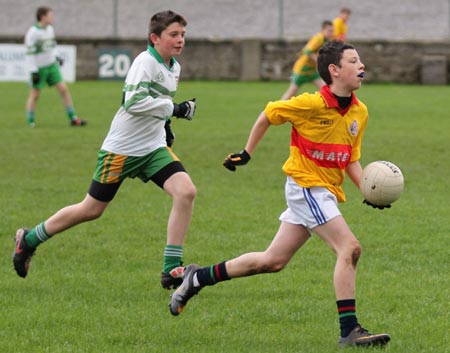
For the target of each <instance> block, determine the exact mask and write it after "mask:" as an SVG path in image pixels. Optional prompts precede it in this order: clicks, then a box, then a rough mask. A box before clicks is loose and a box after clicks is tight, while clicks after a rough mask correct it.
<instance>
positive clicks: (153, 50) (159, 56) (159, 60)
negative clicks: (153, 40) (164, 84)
mask: <svg viewBox="0 0 450 353" xmlns="http://www.w3.org/2000/svg"><path fill="white" fill-rule="evenodd" d="M147 51H148V52H149V53H150V54H151V55H152V56H153V57H154V58H155V59H156V61H158V62H159V63H160V64H163V65H164V66H165V67H166V68H167V69H168V70H172V68H173V65H174V64H175V62H176V60H175V59H174V58H170V66H168V65H167V64H166V63H165V62H164V60H163V58H162V57H161V55H159V53H158V51H157V50H156V49H155V48H153V47H152V46H151V45H149V46H148V48H147Z"/></svg>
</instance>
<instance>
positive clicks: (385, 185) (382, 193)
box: [359, 161, 404, 206]
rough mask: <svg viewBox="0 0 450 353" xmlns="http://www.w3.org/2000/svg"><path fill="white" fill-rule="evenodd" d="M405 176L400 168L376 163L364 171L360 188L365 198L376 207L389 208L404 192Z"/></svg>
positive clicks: (379, 162) (391, 164)
mask: <svg viewBox="0 0 450 353" xmlns="http://www.w3.org/2000/svg"><path fill="white" fill-rule="evenodd" d="M403 187H404V181H403V174H402V171H401V170H400V168H399V167H397V166H396V165H395V164H394V163H391V162H387V161H375V162H372V163H370V164H368V165H367V166H366V167H365V168H364V170H363V175H362V178H361V182H360V184H359V188H360V189H361V192H362V194H363V196H364V198H365V199H366V200H367V201H369V202H370V203H372V204H374V205H376V206H387V205H390V204H391V203H393V202H394V201H396V200H398V198H399V197H400V195H401V194H402V192H403Z"/></svg>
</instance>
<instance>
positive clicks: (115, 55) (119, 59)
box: [98, 49, 131, 80]
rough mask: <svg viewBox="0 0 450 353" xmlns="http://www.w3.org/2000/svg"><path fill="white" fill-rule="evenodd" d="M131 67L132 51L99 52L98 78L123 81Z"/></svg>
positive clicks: (104, 50)
mask: <svg viewBox="0 0 450 353" xmlns="http://www.w3.org/2000/svg"><path fill="white" fill-rule="evenodd" d="M130 65H131V50H127V49H124V50H121V49H101V50H99V52H98V78H99V79H103V80H115V79H123V78H125V77H126V76H127V73H128V70H129V69H130Z"/></svg>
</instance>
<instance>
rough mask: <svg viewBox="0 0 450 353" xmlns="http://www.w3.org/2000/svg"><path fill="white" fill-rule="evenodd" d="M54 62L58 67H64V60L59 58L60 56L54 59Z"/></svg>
mask: <svg viewBox="0 0 450 353" xmlns="http://www.w3.org/2000/svg"><path fill="white" fill-rule="evenodd" d="M56 61H57V62H58V64H59V66H63V65H64V59H63V58H61V57H60V56H57V57H56Z"/></svg>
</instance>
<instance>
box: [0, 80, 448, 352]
mask: <svg viewBox="0 0 450 353" xmlns="http://www.w3.org/2000/svg"><path fill="white" fill-rule="evenodd" d="M286 85H287V83H286V82H282V83H281V82H280V83H268V82H263V83H236V82H182V83H180V87H179V93H178V95H177V97H176V101H181V100H184V99H189V98H192V97H196V98H197V102H198V109H197V113H196V116H195V118H194V120H193V121H191V122H188V121H185V120H174V122H173V124H172V126H173V129H174V131H175V133H176V141H175V145H174V151H175V153H177V155H178V156H179V157H180V158H181V160H182V161H183V163H184V165H185V166H186V168H187V169H188V171H189V173H190V175H191V177H192V179H193V181H194V183H195V184H196V186H197V189H198V197H197V199H196V204H195V210H194V216H193V220H192V224H191V227H190V231H189V236H188V238H187V242H186V245H185V252H184V253H185V256H184V260H185V262H186V263H191V262H196V263H199V264H202V265H209V264H211V263H214V262H218V261H221V260H225V259H228V258H231V257H235V256H237V255H239V254H241V253H243V252H247V251H254V250H263V249H265V247H266V246H267V245H268V244H269V242H270V241H271V239H272V237H273V235H274V234H275V231H276V230H277V228H278V225H279V222H278V216H279V214H280V213H281V212H282V211H283V210H284V208H285V201H284V180H285V177H284V176H283V174H282V172H281V165H282V163H283V162H284V160H285V159H286V157H287V155H288V146H289V132H290V130H289V127H288V126H281V127H273V128H271V129H269V131H268V134H267V135H266V137H265V138H264V140H263V141H262V142H261V144H260V145H259V146H258V148H257V150H256V152H255V154H254V155H253V158H252V161H251V162H250V164H249V165H248V166H246V167H243V168H241V169H240V170H239V171H238V172H236V173H230V172H228V171H227V170H225V169H224V168H223V167H222V165H221V163H222V160H223V158H224V157H225V156H226V154H227V153H229V152H234V151H238V150H240V149H241V148H242V147H243V146H244V144H245V142H246V138H247V136H248V133H249V131H250V128H251V126H252V124H253V122H254V120H255V119H256V117H257V115H258V114H259V112H260V111H261V110H262V109H263V108H264V106H265V104H266V102H267V101H269V100H273V99H277V98H278V97H279V96H280V95H281V94H282V92H283V91H284V89H285V88H286ZM121 87H122V83H121V82H79V83H76V84H74V85H71V86H70V88H71V92H72V95H73V97H74V100H75V105H76V109H77V112H78V114H79V115H80V116H81V117H82V118H85V119H87V120H88V121H89V125H88V126H87V127H86V128H82V129H81V128H71V127H69V126H68V121H67V119H66V118H65V113H64V110H63V108H62V105H61V103H60V101H59V98H58V96H57V93H56V91H54V90H49V89H47V90H45V91H44V92H43V95H42V97H41V100H40V104H39V107H38V110H37V126H36V128H35V129H30V128H28V127H27V125H26V123H25V117H24V115H25V113H24V110H25V109H24V103H25V100H26V96H27V87H26V85H25V84H23V83H15V84H9V83H8V84H6V83H0V88H1V92H2V94H1V99H0V111H1V118H0V141H1V142H0V149H1V151H0V152H1V154H0V155H1V156H2V157H1V158H2V160H1V161H2V163H1V170H0V175H1V178H0V192H1V197H0V208H1V210H2V222H0V277H1V290H0V352H1V353H19V352H20V353H25V352H26V353H41V352H42V353H44V352H46V353H47V352H50V353H69V352H71V353H72V352H74V353H75V352H76V353H143V352H187V353H190V352H205V353H215V352H230V353H237V352H243V353H244V352H245V353H254V352H255V353H263V352H271V353H273V352H277V353H278V352H279V353H284V352H304V353H330V352H331V353H332V352H341V351H342V350H341V349H339V348H338V347H337V340H338V334H339V330H338V327H339V325H338V320H337V313H336V304H335V298H334V291H333V286H332V272H333V268H334V261H335V258H334V255H333V254H332V253H331V252H330V251H329V250H328V249H327V248H326V246H325V245H324V244H323V243H322V242H321V241H320V240H319V239H318V238H317V237H313V238H312V239H311V240H310V241H309V243H308V244H307V245H306V246H305V247H304V248H303V249H301V251H300V252H299V253H298V254H297V255H296V256H295V257H294V259H293V260H292V262H291V263H290V264H289V266H287V268H286V269H284V270H283V271H282V272H280V273H278V274H273V275H262V276H255V277H251V278H245V279H236V280H233V281H230V282H227V283H223V284H219V285H217V286H215V287H211V288H206V289H205V290H203V291H202V292H201V293H200V294H199V295H198V296H197V297H195V298H193V299H192V301H191V302H190V303H189V305H188V306H187V308H186V309H185V311H184V312H183V314H182V315H181V316H179V317H172V316H171V315H170V313H169V310H168V308H167V303H168V301H169V292H167V291H164V290H162V289H161V287H160V284H159V274H160V272H161V269H162V252H163V247H164V244H165V228H166V221H167V216H168V213H169V210H170V206H171V202H170V199H169V197H167V196H166V195H165V194H164V192H162V191H161V190H160V189H158V188H157V187H155V186H154V185H153V184H151V183H149V184H143V183H141V182H140V181H138V180H129V181H127V182H126V183H124V185H123V186H122V188H121V190H120V191H119V193H118V195H117V197H116V199H115V200H114V202H113V203H112V204H111V205H110V207H109V208H108V209H107V211H106V212H105V214H104V215H103V217H102V218H100V219H99V220H97V221H95V222H91V223H86V224H82V225H80V226H78V227H75V228H73V229H70V230H68V231H66V232H65V233H63V234H60V235H58V236H56V237H55V238H54V239H52V240H50V241H48V242H47V243H45V244H44V245H43V246H41V247H40V248H39V249H38V251H37V253H36V256H35V257H34V259H33V263H32V267H31V270H30V274H29V276H28V277H27V279H26V280H23V279H21V278H19V277H18V276H17V275H16V274H15V272H14V270H13V268H12V263H11V255H12V252H13V248H14V243H13V234H14V232H15V230H16V228H18V227H19V226H34V225H36V224H37V223H39V222H41V221H43V220H45V219H46V218H47V217H49V216H50V215H51V214H53V213H54V212H55V211H57V210H58V209H59V208H61V207H63V206H65V205H67V204H70V203H75V202H78V201H80V200H81V199H82V198H83V197H84V195H85V193H86V191H87V188H88V186H89V183H90V180H91V176H92V173H93V170H94V166H95V162H96V154H97V150H98V148H99V147H100V145H101V143H102V141H103V138H104V136H105V135H106V132H107V130H108V128H109V124H110V122H111V119H112V116H113V115H114V113H115V111H116V109H117V107H118V105H119V103H120V99H121ZM307 88H308V89H312V87H310V86H308V87H307ZM358 97H359V98H360V99H361V100H363V101H364V102H365V103H366V104H367V105H368V107H369V112H370V120H369V126H368V128H367V131H366V136H365V140H364V145H363V157H362V159H361V162H362V164H363V165H365V164H368V163H369V162H371V161H374V160H378V159H387V160H390V161H392V162H394V163H395V164H397V165H398V166H399V167H400V168H401V169H402V171H403V173H404V176H405V192H404V194H403V195H402V197H401V198H400V200H399V201H397V202H396V203H395V204H394V205H393V207H392V208H391V209H389V210H383V211H379V210H374V209H372V208H369V207H367V206H364V205H362V197H361V195H360V194H359V192H358V190H356V189H355V188H354V187H353V185H351V184H350V183H349V182H346V184H345V190H346V193H347V197H348V202H347V203H345V204H343V205H342V206H341V211H342V212H343V214H344V216H345V218H346V219H347V221H348V223H349V224H350V226H351V228H352V229H353V231H354V233H355V234H356V235H357V236H358V238H359V239H360V241H361V243H362V246H363V248H364V252H363V255H362V258H361V260H360V262H359V265H358V286H357V305H358V316H359V320H360V321H361V323H362V324H363V325H364V326H367V328H368V329H370V330H371V331H374V332H388V333H390V334H391V336H392V341H391V342H390V343H389V345H388V346H387V347H386V348H385V349H384V351H385V352H389V353H415V352H423V353H444V352H449V351H450V339H449V336H450V331H449V330H450V318H449V311H450V310H449V309H450V307H449V302H450V297H449V288H450V281H449V280H450V271H449V259H450V256H449V255H450V251H449V249H450V237H449V236H450V206H449V204H450V203H449V196H450V194H449V185H450V182H449V175H450V153H449V143H450V132H449V131H450V118H449V112H450V99H449V97H450V87H425V86H401V85H366V86H364V87H363V88H362V89H361V90H360V91H358ZM356 350H357V349H349V351H356Z"/></svg>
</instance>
